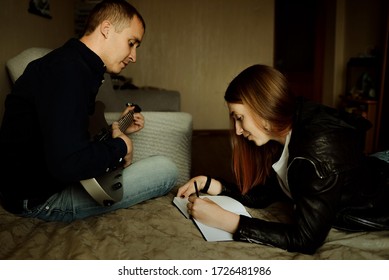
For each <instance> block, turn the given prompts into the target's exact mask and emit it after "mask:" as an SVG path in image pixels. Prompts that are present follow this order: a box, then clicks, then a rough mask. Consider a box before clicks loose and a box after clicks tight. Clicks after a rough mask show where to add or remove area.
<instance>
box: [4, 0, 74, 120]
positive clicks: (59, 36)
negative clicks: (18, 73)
mask: <svg viewBox="0 0 389 280" xmlns="http://www.w3.org/2000/svg"><path fill="white" fill-rule="evenodd" d="M49 3H50V11H51V16H52V17H53V18H52V19H47V18H43V17H40V16H37V15H34V14H30V13H29V12H28V11H27V10H28V4H29V0H0V18H1V20H2V24H0V34H1V45H0V65H1V66H0V119H2V116H3V111H4V99H5V96H6V95H7V94H8V92H9V90H10V84H9V79H8V74H7V72H6V69H5V62H6V61H7V60H8V59H9V58H11V57H13V56H15V55H17V54H18V53H20V52H21V51H23V50H24V49H27V48H29V47H46V48H54V47H57V46H59V45H62V44H63V43H64V42H65V41H66V40H67V39H68V38H70V37H71V36H73V34H74V21H73V18H74V9H75V3H76V0H66V1H64V0H50V1H49Z"/></svg>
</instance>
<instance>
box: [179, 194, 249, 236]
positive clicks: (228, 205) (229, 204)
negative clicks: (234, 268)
mask: <svg viewBox="0 0 389 280" xmlns="http://www.w3.org/2000/svg"><path fill="white" fill-rule="evenodd" d="M200 197H201V198H204V197H207V198H209V199H211V200H213V201H214V202H215V203H217V204H218V205H219V206H221V207H222V208H224V209H226V210H228V211H231V212H234V213H236V214H238V215H245V216H248V217H251V216H250V214H249V213H248V212H247V210H246V208H245V207H244V206H243V204H242V203H240V202H239V201H237V200H235V199H233V198H231V197H228V196H200ZM173 203H174V204H175V205H176V206H177V208H178V209H179V210H180V211H181V213H182V214H183V215H184V216H185V217H186V218H187V219H189V218H190V215H189V213H188V210H187V207H186V205H187V203H188V199H187V198H180V197H174V199H173ZM193 221H194V222H195V223H196V225H197V227H198V228H199V229H200V232H201V233H202V235H203V236H204V238H205V240H207V241H231V240H233V238H232V234H231V233H229V232H226V231H224V230H221V229H218V228H214V227H210V226H207V225H204V224H203V223H200V222H199V221H197V220H196V219H193Z"/></svg>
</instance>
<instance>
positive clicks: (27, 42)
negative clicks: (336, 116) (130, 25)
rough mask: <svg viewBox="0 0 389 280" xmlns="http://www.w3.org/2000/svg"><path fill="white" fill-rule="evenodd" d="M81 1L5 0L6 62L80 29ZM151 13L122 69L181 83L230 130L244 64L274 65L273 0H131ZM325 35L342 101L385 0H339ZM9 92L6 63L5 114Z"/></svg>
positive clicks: (205, 114)
mask: <svg viewBox="0 0 389 280" xmlns="http://www.w3.org/2000/svg"><path fill="white" fill-rule="evenodd" d="M77 1H78V0H66V1H63V0H50V5H51V14H52V16H53V19H51V20H48V19H45V18H42V17H38V16H36V15H32V14H29V13H28V12H27V8H28V2H29V1H28V0H17V1H14V0H1V9H0V16H1V18H2V19H3V23H4V24H2V25H1V26H0V32H1V34H2V44H1V47H0V64H1V65H5V61H6V60H7V59H9V58H10V57H12V56H14V55H16V54H18V53H19V52H21V51H22V50H24V49H26V48H28V47H33V46H39V47H49V48H54V47H57V46H60V45H62V44H63V42H65V41H66V40H67V39H68V38H69V37H72V36H73V30H74V24H73V18H74V8H75V6H76V3H77ZM130 2H131V3H133V4H134V6H135V7H137V8H138V10H139V11H140V12H141V14H142V15H143V16H144V18H145V20H146V25H147V28H146V34H145V37H144V41H143V43H142V46H141V47H140V48H139V49H138V62H137V63H136V64H135V65H130V66H129V67H128V68H127V69H126V70H125V71H124V72H123V74H124V75H125V76H127V77H131V78H132V79H133V82H134V84H136V85H138V86H154V87H159V88H166V89H175V90H179V91H180V92H181V94H182V101H181V102H182V103H181V109H182V110H183V111H186V112H189V113H191V114H192V115H193V121H194V128H195V129H227V128H228V127H229V122H228V114H227V109H226V106H225V104H224V101H223V95H224V91H225V89H226V87H227V86H228V83H229V82H230V81H231V79H232V78H233V77H234V76H235V75H236V74H238V72H240V71H241V70H243V69H244V68H245V67H247V66H249V65H251V64H255V63H263V64H268V65H273V46H274V42H273V41H274V39H273V38H274V0H212V1H209V0H164V1H161V0H130ZM330 2H331V3H333V5H330V6H329V9H330V11H329V13H328V14H329V15H330V18H329V20H328V26H327V34H326V36H327V38H326V48H325V49H326V54H325V56H326V58H325V60H326V62H325V71H324V75H325V76H324V83H323V87H324V88H323V93H324V96H323V102H324V103H325V104H327V105H331V106H335V105H336V103H337V101H338V99H339V98H338V96H339V94H341V93H343V91H344V81H345V67H346V63H347V61H348V59H349V57H351V56H355V55H358V54H359V53H361V52H364V51H365V50H366V49H367V48H368V47H369V46H374V45H375V44H377V43H379V41H380V40H381V37H380V36H381V35H380V28H379V27H380V25H381V23H382V21H381V18H382V13H381V11H382V5H383V3H384V2H385V0H372V1H367V2H366V1H365V0H332V1H330ZM8 92H9V83H8V77H7V74H6V71H5V67H0V104H1V105H0V118H1V117H2V114H3V103H4V98H5V95H6V94H7V93H8Z"/></svg>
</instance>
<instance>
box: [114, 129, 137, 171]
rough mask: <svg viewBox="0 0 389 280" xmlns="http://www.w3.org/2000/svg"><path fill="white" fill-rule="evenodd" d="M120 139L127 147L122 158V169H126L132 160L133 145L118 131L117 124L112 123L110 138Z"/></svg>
mask: <svg viewBox="0 0 389 280" xmlns="http://www.w3.org/2000/svg"><path fill="white" fill-rule="evenodd" d="M117 137H119V138H122V139H123V140H124V142H125V143H126V146H127V154H126V155H125V157H124V164H123V167H127V166H129V165H130V164H131V163H132V158H133V144H132V140H131V139H130V138H129V137H128V136H127V135H126V134H124V133H123V132H122V131H121V130H120V129H119V123H118V122H114V123H112V138H117Z"/></svg>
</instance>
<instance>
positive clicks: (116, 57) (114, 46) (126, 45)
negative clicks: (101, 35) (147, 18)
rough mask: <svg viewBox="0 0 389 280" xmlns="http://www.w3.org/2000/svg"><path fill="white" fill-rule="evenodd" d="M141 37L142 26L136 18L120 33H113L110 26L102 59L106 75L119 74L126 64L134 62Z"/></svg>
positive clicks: (142, 33)
mask: <svg viewBox="0 0 389 280" xmlns="http://www.w3.org/2000/svg"><path fill="white" fill-rule="evenodd" d="M143 35H144V28H143V25H142V23H141V21H140V20H139V18H138V17H136V16H135V17H133V19H132V20H131V22H130V24H129V25H128V26H127V27H125V28H124V29H123V30H122V31H120V32H117V31H115V29H114V27H113V26H112V28H111V29H110V32H109V37H108V41H107V45H106V48H105V51H104V55H103V57H102V60H103V61H104V63H105V65H106V67H107V72H108V73H113V74H119V73H120V72H121V71H122V70H123V69H124V68H125V67H126V66H127V64H129V63H130V62H132V63H135V62H136V49H137V48H138V47H139V46H140V43H141V42H142V38H143Z"/></svg>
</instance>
